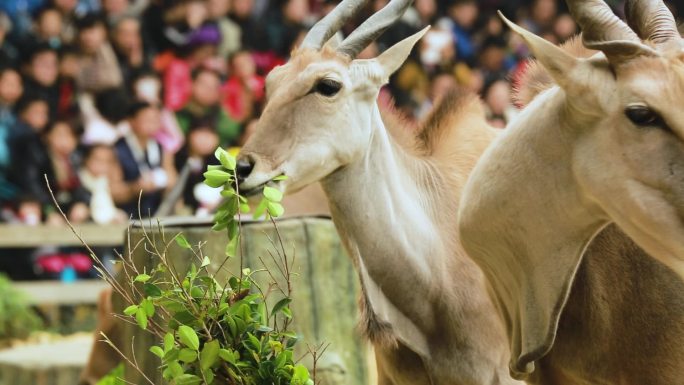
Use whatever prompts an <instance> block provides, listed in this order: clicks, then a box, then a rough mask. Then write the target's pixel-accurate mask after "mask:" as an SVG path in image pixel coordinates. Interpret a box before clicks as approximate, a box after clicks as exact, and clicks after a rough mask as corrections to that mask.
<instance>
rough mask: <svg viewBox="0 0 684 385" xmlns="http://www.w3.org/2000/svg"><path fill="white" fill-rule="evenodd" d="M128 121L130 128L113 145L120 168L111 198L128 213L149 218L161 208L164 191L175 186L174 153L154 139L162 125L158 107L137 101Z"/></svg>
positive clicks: (113, 182) (112, 187) (129, 111)
mask: <svg viewBox="0 0 684 385" xmlns="http://www.w3.org/2000/svg"><path fill="white" fill-rule="evenodd" d="M128 123H129V125H130V131H128V132H127V133H125V134H124V136H123V137H122V138H121V139H119V140H118V141H117V142H116V143H115V145H114V150H115V152H116V155H117V159H118V162H119V168H120V169H119V172H118V173H116V174H117V175H115V177H114V178H113V181H112V186H111V192H112V197H113V198H114V202H116V203H117V205H118V206H119V207H121V208H122V209H123V210H124V211H125V212H126V213H127V214H128V215H131V216H133V217H134V218H137V217H138V213H140V215H142V216H143V217H148V216H150V215H153V214H154V213H155V211H156V210H157V208H159V205H160V204H161V201H162V197H163V196H164V192H165V190H167V189H169V188H171V187H173V185H174V183H175V180H176V171H175V169H174V165H173V158H172V156H171V154H169V153H167V152H166V151H164V149H163V147H162V146H161V145H160V144H159V142H157V141H156V140H154V135H155V134H156V133H157V131H158V130H159V128H160V126H161V119H160V112H159V109H158V108H157V107H156V106H154V105H152V104H150V103H147V102H135V103H133V104H132V105H131V107H130V108H129V110H128ZM141 191H142V195H140V199H139V205H138V196H139V194H140V192H141Z"/></svg>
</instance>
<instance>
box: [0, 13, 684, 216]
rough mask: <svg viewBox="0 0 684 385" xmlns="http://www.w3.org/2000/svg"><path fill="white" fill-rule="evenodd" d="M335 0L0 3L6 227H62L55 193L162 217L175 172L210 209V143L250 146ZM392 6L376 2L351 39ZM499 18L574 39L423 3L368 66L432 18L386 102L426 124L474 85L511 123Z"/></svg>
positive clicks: (110, 209) (537, 16) (506, 43)
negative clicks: (300, 48)
mask: <svg viewBox="0 0 684 385" xmlns="http://www.w3.org/2000/svg"><path fill="white" fill-rule="evenodd" d="M608 2H609V3H610V4H611V5H613V6H614V7H615V9H616V10H619V9H621V8H622V5H621V4H620V2H619V1H608ZM337 3H338V1H331V0H17V1H3V2H0V221H2V222H9V223H25V224H37V223H49V224H56V225H57V224H60V223H63V222H64V221H63V219H62V217H61V215H59V213H58V212H57V210H56V206H55V205H54V204H53V201H52V196H51V195H54V196H55V198H56V200H57V202H59V205H60V207H62V208H63V209H64V211H65V212H66V215H67V216H68V218H69V219H70V220H71V221H73V222H75V223H78V222H84V221H94V222H97V223H112V222H122V221H125V220H127V219H128V218H129V217H131V216H133V217H138V215H142V216H143V217H145V216H149V215H154V214H155V212H157V210H158V209H159V206H160V204H161V202H162V201H163V198H164V196H165V194H168V192H169V191H170V190H171V189H173V188H174V186H176V181H177V180H178V176H179V175H184V177H183V181H184V183H183V186H182V194H181V199H180V201H181V202H180V203H179V205H178V206H179V207H177V209H178V210H177V212H182V213H186V214H197V213H202V212H207V211H208V210H210V209H211V207H212V206H213V205H215V204H216V202H217V201H218V200H219V199H220V197H217V196H216V193H215V192H214V191H213V190H212V189H208V188H205V187H204V186H203V185H202V184H201V183H199V182H200V181H201V173H202V172H203V170H204V169H205V168H206V165H207V164H209V163H211V162H213V158H212V154H213V151H214V149H215V148H216V147H217V146H219V145H220V146H223V147H226V148H230V147H236V148H237V147H239V146H240V145H241V143H243V142H244V141H245V138H246V137H247V136H248V135H249V133H250V131H251V130H252V129H253V127H254V124H255V121H256V120H257V119H258V117H259V113H260V111H261V109H262V107H263V104H264V90H263V86H264V77H265V76H266V74H267V73H268V72H269V70H270V69H272V68H273V67H275V66H277V65H279V64H282V63H284V62H285V61H287V59H288V55H289V54H290V52H291V51H292V50H293V48H294V47H296V46H297V45H298V42H300V41H301V39H302V38H303V36H304V34H305V33H306V31H307V29H308V28H309V27H310V26H311V25H313V23H315V22H316V21H317V20H318V19H320V17H321V16H322V15H324V14H326V13H327V12H329V11H330V10H331V9H332V8H333V7H334V6H335V5H336V4H337ZM386 3H387V0H374V1H369V5H368V7H367V9H366V10H364V12H363V13H362V15H361V16H360V17H359V18H358V19H357V20H356V21H355V22H352V23H349V25H347V26H345V27H344V30H343V33H349V32H350V31H351V30H353V28H354V27H355V25H357V24H358V22H359V21H361V20H365V19H366V18H367V17H368V16H369V15H370V14H371V13H373V12H375V11H377V10H378V9H380V8H381V7H383V6H384V5H385V4H386ZM672 5H673V11H674V12H675V14H677V11H678V10H677V9H674V2H672ZM680 7H681V5H680ZM499 9H500V10H502V11H503V12H504V13H505V14H507V15H508V17H509V18H511V19H513V20H515V21H516V22H518V23H519V24H520V25H523V26H524V27H526V28H527V29H529V30H531V31H533V32H535V33H537V34H539V35H541V36H543V37H544V38H546V39H547V40H550V41H553V42H557V43H562V42H564V41H565V40H567V39H568V38H570V37H571V36H573V35H575V34H576V33H577V32H578V31H577V27H576V25H575V23H574V22H573V20H572V19H571V18H570V17H569V15H568V14H567V9H566V8H565V6H564V4H563V3H562V2H561V1H557V0H508V1H504V0H480V1H474V0H439V1H437V0H416V1H415V4H414V6H413V7H412V8H411V9H410V11H409V12H407V14H406V15H405V16H404V17H403V19H402V20H401V21H400V22H399V23H397V24H395V25H394V26H392V27H391V28H390V29H389V30H388V31H387V33H385V34H384V35H383V36H382V37H380V39H378V40H377V42H375V43H374V44H372V45H371V46H369V47H368V48H367V49H366V50H365V51H363V52H362V53H361V55H360V57H362V58H364V57H365V58H369V57H374V56H376V55H377V54H378V53H380V52H382V51H383V50H385V49H386V48H388V47H389V46H391V45H392V44H394V43H396V42H398V41H399V40H401V39H403V38H404V37H407V36H408V35H410V34H412V33H414V32H416V31H418V30H419V29H422V28H423V27H424V26H426V25H428V24H430V25H432V26H433V28H432V29H431V30H430V32H429V33H428V34H427V35H426V36H425V38H424V39H423V40H422V41H421V43H420V44H419V46H418V47H417V49H416V50H415V52H414V53H413V54H412V56H411V57H410V59H409V60H408V61H407V63H406V65H404V66H403V67H402V68H401V69H400V70H399V71H398V73H397V74H396V75H395V76H394V77H393V78H392V79H391V82H390V84H389V85H388V87H386V89H385V90H384V92H383V95H386V96H390V97H391V100H392V101H393V103H394V104H395V105H396V106H397V108H398V109H399V110H401V111H402V112H403V113H404V114H405V115H406V116H407V118H408V119H409V120H413V121H416V122H418V121H420V120H421V119H423V118H424V117H425V116H426V114H427V113H428V112H429V111H430V108H431V106H433V105H434V104H435V103H437V102H438V101H439V99H440V97H441V96H442V95H444V94H445V92H446V91H447V90H448V89H450V88H452V87H455V86H461V87H466V88H468V89H471V90H472V91H474V92H477V93H479V94H480V95H481V96H482V99H483V100H484V102H485V104H486V107H487V114H488V119H489V121H490V122H491V124H492V125H495V126H498V127H504V126H505V124H506V123H507V122H508V121H509V120H510V119H511V118H512V117H513V116H514V115H515V114H516V112H517V108H516V105H515V103H514V102H513V101H512V97H511V86H510V83H509V79H511V78H512V77H514V75H515V73H516V71H520V70H521V68H523V67H524V60H525V59H526V58H527V56H528V52H527V50H526V48H525V46H524V45H523V44H522V42H521V41H520V39H519V38H517V37H516V36H514V35H512V34H510V33H509V32H508V30H507V28H504V25H503V24H502V22H501V20H500V19H499V18H498V17H497V15H496V10H499ZM680 11H681V10H680ZM680 14H681V13H680ZM389 99H390V98H387V100H389ZM44 175H47V181H48V183H49V186H50V187H51V189H52V193H51V191H50V190H49V189H48V185H47V184H46V181H45V178H44ZM141 190H142V195H140V191H141Z"/></svg>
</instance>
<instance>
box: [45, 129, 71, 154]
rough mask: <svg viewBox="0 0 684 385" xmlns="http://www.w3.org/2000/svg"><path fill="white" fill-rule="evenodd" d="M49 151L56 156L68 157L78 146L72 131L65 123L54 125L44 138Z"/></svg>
mask: <svg viewBox="0 0 684 385" xmlns="http://www.w3.org/2000/svg"><path fill="white" fill-rule="evenodd" d="M46 140H47V144H48V147H49V148H50V151H52V153H54V154H56V155H60V156H68V155H69V154H71V153H72V152H74V150H76V145H77V144H78V139H77V138H76V135H75V134H74V130H73V129H72V128H71V127H70V126H69V124H68V123H66V122H58V123H55V126H54V127H52V129H51V130H50V132H49V133H48V134H47V137H46Z"/></svg>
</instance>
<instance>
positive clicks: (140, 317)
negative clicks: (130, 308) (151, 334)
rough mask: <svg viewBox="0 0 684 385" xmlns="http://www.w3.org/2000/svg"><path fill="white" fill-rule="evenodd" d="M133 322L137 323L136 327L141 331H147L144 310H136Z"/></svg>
mask: <svg viewBox="0 0 684 385" xmlns="http://www.w3.org/2000/svg"><path fill="white" fill-rule="evenodd" d="M135 320H136V322H138V326H140V328H141V329H143V330H146V329H147V313H146V312H145V309H143V308H138V310H137V311H136V312H135Z"/></svg>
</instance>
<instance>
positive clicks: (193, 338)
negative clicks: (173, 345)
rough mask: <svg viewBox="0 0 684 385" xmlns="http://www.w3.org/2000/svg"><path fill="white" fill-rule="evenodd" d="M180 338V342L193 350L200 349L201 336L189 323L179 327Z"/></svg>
mask: <svg viewBox="0 0 684 385" xmlns="http://www.w3.org/2000/svg"><path fill="white" fill-rule="evenodd" d="M178 338H179V339H180V342H181V343H182V344H183V345H185V346H187V347H189V348H190V349H192V350H199V338H198V337H197V333H195V330H193V328H191V327H190V326H187V325H181V326H180V327H179V328H178Z"/></svg>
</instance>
